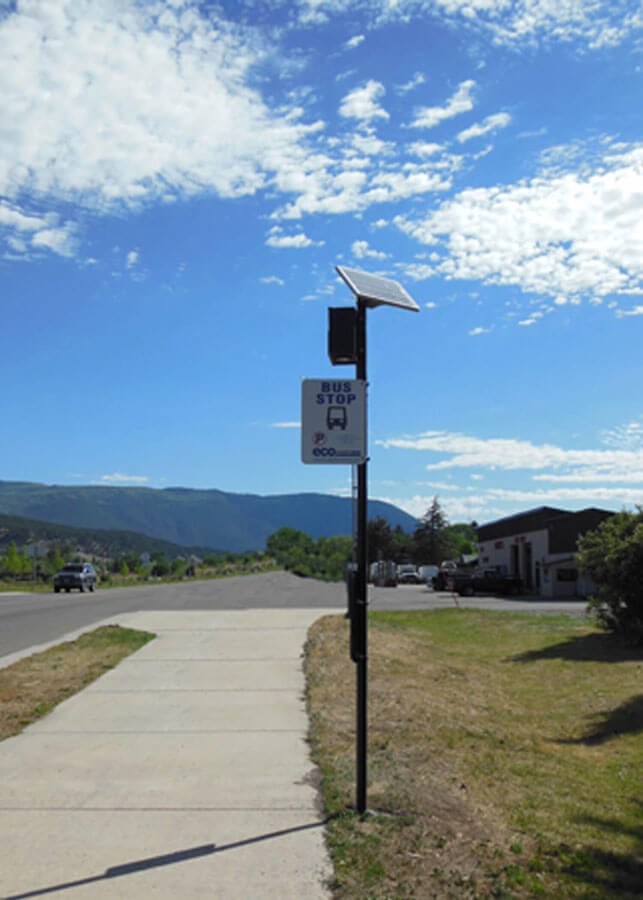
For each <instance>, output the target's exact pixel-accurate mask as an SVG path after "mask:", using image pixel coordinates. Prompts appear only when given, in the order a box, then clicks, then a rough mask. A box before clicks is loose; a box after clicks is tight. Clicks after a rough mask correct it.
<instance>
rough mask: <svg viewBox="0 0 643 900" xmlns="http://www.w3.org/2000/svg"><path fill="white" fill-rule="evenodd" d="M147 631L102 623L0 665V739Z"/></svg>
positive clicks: (108, 665)
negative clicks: (29, 654)
mask: <svg viewBox="0 0 643 900" xmlns="http://www.w3.org/2000/svg"><path fill="white" fill-rule="evenodd" d="M153 637H154V635H153V634H149V633H147V632H144V631H135V630H133V629H131V628H121V627H120V626H118V625H107V626H104V627H102V628H98V629H96V631H92V632H90V633H88V634H84V635H82V636H81V637H79V638H78V640H76V641H73V642H72V641H70V642H67V643H64V644H59V645H58V646H56V647H51V648H50V649H49V650H45V651H43V652H42V653H35V654H34V655H33V656H29V657H26V658H25V659H21V660H19V661H18V662H15V663H13V665H10V666H7V667H6V668H4V669H0V740H4V738H8V737H10V736H11V735H14V734H18V733H19V732H20V731H22V730H23V728H25V727H26V726H27V725H29V724H31V722H35V721H36V719H39V718H41V717H42V716H44V715H46V714H47V713H48V712H50V711H51V710H52V709H53V708H54V706H57V704H58V703H60V702H61V701H62V700H65V699H66V698H67V697H71V696H72V694H76V693H77V692H78V691H81V690H82V689H83V688H84V687H87V685H88V684H91V682H92V681H95V680H96V679H97V678H99V677H100V676H101V675H102V674H103V673H104V672H106V671H107V670H108V669H112V668H113V667H114V666H115V665H117V663H119V662H120V661H121V660H122V659H124V658H125V657H126V656H129V654H130V653H134V651H135V650H138V649H139V648H140V647H142V646H143V645H144V644H146V643H147V642H148V641H150V640H152V638H153Z"/></svg>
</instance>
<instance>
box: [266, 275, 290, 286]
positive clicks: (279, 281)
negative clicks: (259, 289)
mask: <svg viewBox="0 0 643 900" xmlns="http://www.w3.org/2000/svg"><path fill="white" fill-rule="evenodd" d="M260 281H261V283H262V284H276V285H278V286H279V287H283V286H284V284H285V283H286V282H285V281H284V280H283V278H279V277H278V276H277V275H265V276H264V277H263V278H261V279H260Z"/></svg>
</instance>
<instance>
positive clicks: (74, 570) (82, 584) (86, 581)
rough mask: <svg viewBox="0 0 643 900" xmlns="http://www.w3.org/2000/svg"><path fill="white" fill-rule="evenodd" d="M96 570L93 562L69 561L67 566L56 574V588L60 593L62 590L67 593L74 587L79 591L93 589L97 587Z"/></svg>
mask: <svg viewBox="0 0 643 900" xmlns="http://www.w3.org/2000/svg"><path fill="white" fill-rule="evenodd" d="M96 581H97V579H96V572H95V570H94V567H93V566H92V565H91V563H67V565H66V566H63V568H62V569H61V570H60V572H56V574H55V575H54V590H55V592H56V593H57V594H58V593H59V592H60V591H61V590H65V591H66V592H67V593H69V592H70V590H71V589H72V588H78V590H79V591H81V592H82V591H85V590H86V589H87V590H90V591H93V590H94V588H95V587H96Z"/></svg>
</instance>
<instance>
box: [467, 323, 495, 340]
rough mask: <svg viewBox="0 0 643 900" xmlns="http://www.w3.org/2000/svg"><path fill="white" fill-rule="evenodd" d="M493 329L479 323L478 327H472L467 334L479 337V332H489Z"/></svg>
mask: <svg viewBox="0 0 643 900" xmlns="http://www.w3.org/2000/svg"><path fill="white" fill-rule="evenodd" d="M491 331H493V329H492V328H483V327H482V325H478V326H477V327H476V328H472V329H471V331H468V332H467V334H469V335H470V336H471V337H477V336H478V335H479V334H489V333H490V332H491Z"/></svg>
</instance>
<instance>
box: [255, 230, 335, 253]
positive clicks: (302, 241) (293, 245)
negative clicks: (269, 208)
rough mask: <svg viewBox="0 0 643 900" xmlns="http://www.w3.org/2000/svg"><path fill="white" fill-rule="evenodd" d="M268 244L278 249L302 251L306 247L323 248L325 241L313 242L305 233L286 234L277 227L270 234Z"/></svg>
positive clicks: (267, 239)
mask: <svg viewBox="0 0 643 900" xmlns="http://www.w3.org/2000/svg"><path fill="white" fill-rule="evenodd" d="M266 244H267V246H268V247H277V248H278V249H285V248H288V249H295V250H302V249H304V248H305V247H313V246H316V247H321V246H323V244H324V241H313V240H312V238H309V237H308V235H306V234H304V232H303V231H299V232H297V234H284V233H283V231H282V230H281V228H279V226H278V225H275V226H274V227H273V228H271V229H270V231H269V233H268V237H267V238H266Z"/></svg>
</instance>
